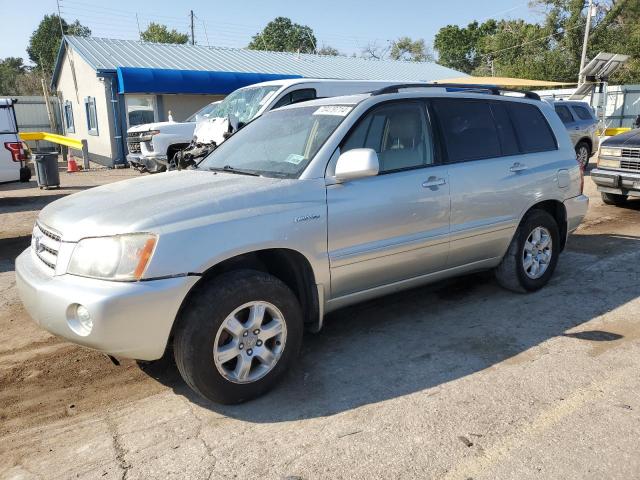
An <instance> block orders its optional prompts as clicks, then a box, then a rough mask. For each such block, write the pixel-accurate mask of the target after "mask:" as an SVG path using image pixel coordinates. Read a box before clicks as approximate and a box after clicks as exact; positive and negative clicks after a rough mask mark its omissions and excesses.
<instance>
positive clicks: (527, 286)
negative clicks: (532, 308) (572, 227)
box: [495, 209, 560, 293]
mask: <svg viewBox="0 0 640 480" xmlns="http://www.w3.org/2000/svg"><path fill="white" fill-rule="evenodd" d="M559 254H560V234H559V231H558V224H557V223H556V221H555V219H554V218H553V217H552V216H551V215H550V214H549V213H547V212H545V211H544V210H537V209H536V210H532V211H531V212H529V213H527V215H526V216H525V217H524V218H523V220H522V222H521V223H520V226H519V227H518V230H517V231H516V233H515V235H514V236H513V239H512V240H511V244H510V245H509V249H508V250H507V253H506V254H505V256H504V258H503V259H502V262H501V263H500V265H498V267H497V268H496V270H495V275H496V279H497V280H498V283H499V284H500V285H501V286H502V287H504V288H506V289H509V290H512V291H515V292H523V293H525V292H533V291H536V290H539V289H541V288H542V287H544V286H545V285H546V284H547V282H548V281H549V279H550V278H551V276H552V275H553V271H554V270H555V268H556V264H557V263H558V255H559Z"/></svg>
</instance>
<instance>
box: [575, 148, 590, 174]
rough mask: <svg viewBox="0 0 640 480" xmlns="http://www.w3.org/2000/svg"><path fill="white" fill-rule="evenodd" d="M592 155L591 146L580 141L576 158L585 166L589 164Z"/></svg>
mask: <svg viewBox="0 0 640 480" xmlns="http://www.w3.org/2000/svg"><path fill="white" fill-rule="evenodd" d="M590 156H591V148H590V147H589V144H588V143H587V142H579V143H578V144H577V145H576V158H577V160H578V163H580V165H582V167H583V168H585V169H586V168H587V166H588V165H589V157H590Z"/></svg>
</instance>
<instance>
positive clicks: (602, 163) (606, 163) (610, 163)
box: [598, 157, 620, 168]
mask: <svg viewBox="0 0 640 480" xmlns="http://www.w3.org/2000/svg"><path fill="white" fill-rule="evenodd" d="M598 166H599V167H608V168H620V160H612V159H610V158H602V157H600V158H598Z"/></svg>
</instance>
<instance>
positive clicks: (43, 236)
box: [31, 223, 61, 270]
mask: <svg viewBox="0 0 640 480" xmlns="http://www.w3.org/2000/svg"><path fill="white" fill-rule="evenodd" d="M60 241H61V239H60V235H58V234H57V233H55V232H54V231H52V230H51V229H49V228H47V227H45V226H43V225H42V224H40V223H36V225H35V227H33V234H32V235H31V248H32V249H33V251H34V253H35V254H36V257H38V258H39V259H40V261H41V262H42V263H43V264H44V265H46V266H47V267H49V268H50V269H51V270H55V269H56V263H57V261H58V251H59V250H60Z"/></svg>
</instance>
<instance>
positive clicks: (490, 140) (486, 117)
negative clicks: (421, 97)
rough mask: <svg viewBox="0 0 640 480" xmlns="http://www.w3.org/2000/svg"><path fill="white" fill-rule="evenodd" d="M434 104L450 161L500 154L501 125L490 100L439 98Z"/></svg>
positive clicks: (476, 158)
mask: <svg viewBox="0 0 640 480" xmlns="http://www.w3.org/2000/svg"><path fill="white" fill-rule="evenodd" d="M433 107H434V109H435V111H436V114H437V116H438V119H439V121H440V127H441V129H442V134H443V137H444V143H445V146H446V148H447V154H448V157H449V161H450V162H464V161H468V160H478V159H481V158H491V157H498V156H500V154H501V152H500V140H499V137H498V129H497V128H496V124H495V123H494V121H493V115H492V113H491V104H490V103H489V102H478V101H467V100H456V99H451V100H449V99H436V100H434V101H433ZM505 128H506V126H505Z"/></svg>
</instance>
